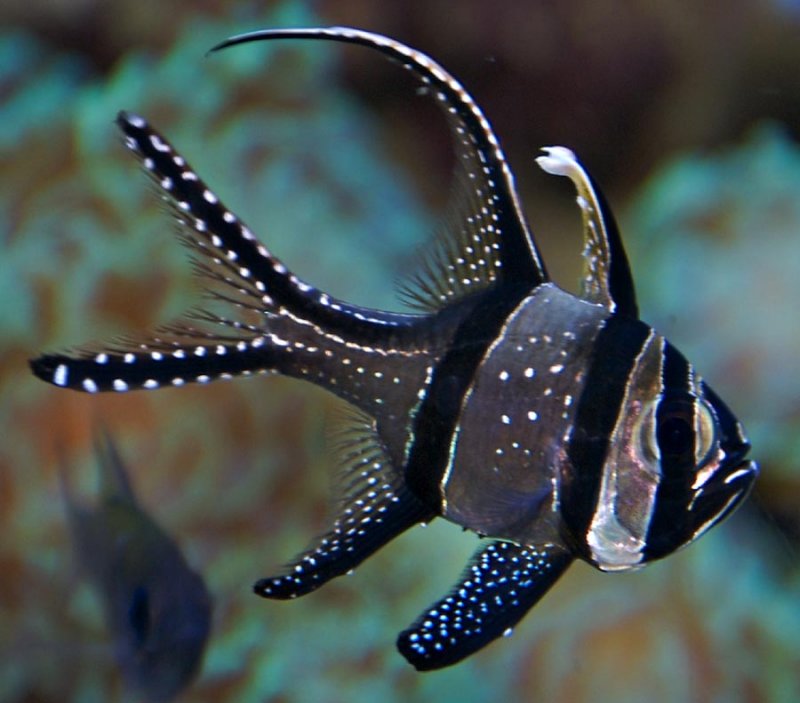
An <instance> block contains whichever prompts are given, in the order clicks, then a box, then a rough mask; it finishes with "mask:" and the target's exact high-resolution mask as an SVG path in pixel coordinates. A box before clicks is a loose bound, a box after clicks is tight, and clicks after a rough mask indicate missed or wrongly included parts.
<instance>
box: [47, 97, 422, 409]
mask: <svg viewBox="0 0 800 703" xmlns="http://www.w3.org/2000/svg"><path fill="white" fill-rule="evenodd" d="M117 123H118V125H119V127H120V128H121V129H122V131H123V133H124V135H125V143H126V145H127V146H128V148H129V149H130V150H131V151H132V152H133V153H134V154H135V155H136V156H137V157H138V158H139V159H140V161H141V162H142V164H143V166H144V168H145V171H146V172H147V174H148V175H149V176H150V177H151V178H152V179H153V181H154V183H155V184H156V187H157V188H158V189H159V190H160V192H161V195H162V198H163V199H164V200H165V201H166V203H167V204H168V206H169V207H170V208H171V210H172V212H173V214H174V216H175V219H176V221H177V223H178V234H179V237H180V240H181V241H182V243H184V244H185V245H187V246H188V247H189V248H190V249H191V250H192V251H193V253H194V256H195V260H194V265H195V271H196V273H197V274H198V275H199V277H200V279H201V280H202V282H203V285H204V287H205V288H206V290H207V292H208V294H209V296H210V297H211V298H212V299H214V300H215V301H217V302H221V303H223V304H227V305H229V306H231V307H233V308H234V309H235V311H236V316H235V317H222V316H219V315H215V314H211V313H206V312H202V311H201V312H196V313H193V314H191V315H189V316H187V319H185V320H182V321H179V322H178V323H175V324H172V325H169V326H167V327H165V328H163V329H161V330H159V331H157V332H156V333H153V334H146V335H143V336H142V337H141V338H139V339H137V338H131V339H128V340H127V341H126V340H123V341H120V342H117V343H114V344H108V345H95V346H92V347H84V348H79V349H78V350H77V351H76V352H74V353H61V354H47V355H44V356H41V357H39V358H37V359H34V360H32V361H31V368H32V370H33V373H34V374H35V375H37V376H38V377H39V378H42V379H43V380H45V381H48V382H50V383H53V384H55V385H57V386H61V387H63V388H71V389H75V390H80V391H86V392H90V393H93V392H97V391H127V390H131V389H137V388H145V389H153V388H158V387H160V386H164V385H173V386H179V385H182V384H184V383H187V382H200V383H204V382H208V381H210V380H213V379H216V378H228V377H231V376H234V375H242V374H252V373H270V372H273V371H278V372H283V371H284V370H285V369H284V366H285V362H286V359H287V351H289V349H288V348H289V346H290V342H289V340H291V343H292V344H298V345H300V347H299V348H302V347H303V340H304V339H305V338H310V337H314V338H315V339H314V341H313V342H310V343H309V346H311V347H313V348H318V347H319V344H320V343H321V340H324V339H328V340H339V339H341V338H342V337H343V336H345V335H346V336H347V338H348V340H349V341H351V342H353V343H355V344H357V345H359V344H360V345H363V346H364V347H367V348H374V347H375V346H377V345H378V340H379V339H380V338H381V337H382V336H385V334H386V330H387V328H391V329H393V330H396V332H397V339H396V340H395V341H396V342H399V341H400V338H401V337H402V333H403V330H405V329H409V328H410V327H411V326H412V325H413V323H414V321H415V320H416V319H417V318H416V317H414V316H409V315H402V314H394V313H387V312H381V311H376V310H369V309H365V308H359V307H357V306H352V305H348V304H347V303H344V302H342V301H339V300H336V299H335V298H333V297H332V296H329V295H327V294H326V293H324V292H321V291H319V290H317V289H316V288H314V287H313V286H310V285H308V284H306V283H304V282H303V281H301V280H300V279H298V278H297V277H296V276H295V275H294V274H292V273H291V272H290V271H288V270H287V268H286V267H285V266H284V265H283V264H282V263H281V262H280V261H279V260H278V259H277V258H276V257H274V256H273V255H272V254H271V253H270V252H269V251H268V250H267V248H266V247H265V246H264V245H263V244H262V243H260V242H259V241H258V240H257V239H256V237H255V235H254V234H253V233H252V231H251V230H250V229H249V228H248V227H247V225H246V224H245V223H244V222H242V221H241V220H240V219H239V218H238V217H237V216H236V215H234V214H233V213H232V212H231V211H230V210H228V209H227V208H226V207H225V205H224V204H223V203H222V202H221V201H220V199H219V198H218V197H217V195H216V194H215V193H213V192H212V191H211V190H210V189H209V188H208V186H206V184H205V183H204V182H203V181H202V180H201V179H200V178H199V177H198V176H197V174H196V173H195V172H194V171H193V170H192V168H191V166H190V165H189V164H188V163H187V161H186V159H184V158H183V157H182V156H181V155H180V154H178V153H177V152H176V151H175V149H174V148H173V147H172V145H171V144H170V143H169V142H168V141H167V140H166V139H165V138H164V137H163V136H162V135H160V134H159V133H158V132H157V131H156V130H155V129H153V128H152V127H151V126H150V125H149V124H148V123H147V122H146V121H145V120H144V119H143V118H142V117H139V116H137V115H133V114H130V113H126V112H121V113H120V114H119V117H118V119H117ZM282 364H283V366H282ZM288 371H289V372H290V371H291V369H288Z"/></svg>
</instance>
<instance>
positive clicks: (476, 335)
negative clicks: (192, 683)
mask: <svg viewBox="0 0 800 703" xmlns="http://www.w3.org/2000/svg"><path fill="white" fill-rule="evenodd" d="M291 38H295V39H328V40H335V41H340V42H346V43H351V44H359V45H362V46H366V47H368V48H371V49H374V50H376V51H378V52H380V53H382V54H384V55H385V56H388V57H389V58H392V59H394V60H396V61H398V62H399V63H400V64H401V65H402V66H403V67H404V68H406V69H407V70H409V71H411V72H412V73H413V74H414V75H415V76H416V77H417V78H418V79H420V80H421V81H422V83H423V85H424V86H425V88H426V90H427V92H429V93H430V94H431V95H432V96H433V97H434V99H435V100H436V101H437V102H438V103H439V105H440V106H441V107H442V108H443V111H444V113H445V116H446V118H447V120H448V124H449V126H450V129H451V132H452V135H453V138H454V142H455V147H456V150H457V167H456V169H457V173H456V179H455V180H456V189H457V193H456V197H455V198H454V201H453V202H454V207H453V208H451V209H450V214H449V217H448V219H447V220H446V222H445V226H444V227H443V228H442V232H441V234H440V236H439V237H438V238H437V239H436V241H435V242H434V247H433V250H432V252H431V254H430V256H429V257H428V259H427V260H426V262H425V265H424V267H423V269H422V271H421V272H420V273H419V274H418V275H417V277H416V278H415V279H414V281H413V283H412V285H410V286H409V288H408V289H407V290H406V293H407V294H408V297H409V298H410V300H411V301H412V302H413V303H414V304H415V305H416V307H417V309H418V310H419V312H417V313H415V314H401V313H394V312H384V311H379V310H371V309H367V308H362V307H357V306H354V305H350V304H348V303H346V302H344V301H341V300H337V299H335V298H334V297H333V296H331V295H329V294H327V293H324V292H323V291H321V290H319V289H317V288H315V287H313V286H311V285H309V284H307V283H305V282H303V281H301V280H300V279H298V278H297V277H296V276H294V275H293V274H292V273H291V272H290V271H288V270H287V268H286V266H284V264H282V263H281V262H280V260H278V259H277V258H276V257H275V256H273V254H272V253H271V252H270V251H269V250H268V249H267V248H266V247H265V246H264V245H263V244H262V243H261V242H260V241H259V240H258V239H257V238H256V236H255V235H254V234H253V233H252V231H251V230H250V229H249V228H248V227H247V226H246V225H245V224H244V222H242V220H240V219H239V217H238V216H237V215H235V214H233V213H232V212H230V211H229V210H228V209H227V208H226V207H225V206H224V205H223V204H222V202H220V200H219V198H218V197H217V196H216V195H215V193H214V192H213V191H212V190H210V189H209V188H208V186H206V185H205V183H204V182H203V181H202V180H200V178H199V177H198V176H197V175H196V174H195V172H194V171H193V170H192V169H191V167H190V166H189V164H188V163H187V162H186V160H185V159H184V158H183V157H182V156H181V155H179V154H178V153H177V152H176V151H175V150H174V148H173V147H172V146H171V145H170V143H169V142H168V141H167V140H166V139H165V138H164V137H162V136H161V135H160V134H159V133H158V132H156V131H155V130H154V129H153V128H152V127H151V126H150V125H149V124H148V123H147V122H146V121H145V120H144V119H143V118H141V117H138V116H136V115H132V114H129V113H124V112H123V113H120V115H119V118H118V124H119V126H120V128H121V129H122V131H123V132H124V134H125V140H126V143H127V145H128V147H129V148H130V149H131V151H133V152H134V154H136V155H137V156H138V157H139V159H140V160H141V161H142V163H143V164H144V168H145V170H146V171H147V173H148V174H150V176H152V178H153V179H154V180H155V182H156V184H157V185H158V187H159V188H160V189H161V192H162V195H163V197H164V199H165V200H167V201H168V202H169V203H170V204H171V205H172V207H173V210H174V212H175V216H176V218H177V221H178V223H179V225H180V235H181V239H182V241H183V242H184V243H185V244H187V245H188V246H189V247H190V248H191V249H192V250H193V251H194V254H195V256H196V257H197V263H196V266H197V269H198V271H199V273H200V275H201V276H202V278H203V279H204V281H205V282H206V284H207V286H208V287H209V289H210V290H211V291H213V293H214V295H215V296H216V297H217V298H218V299H220V300H223V301H227V302H229V303H231V305H232V307H233V308H234V309H237V308H238V312H237V315H236V316H235V317H223V316H219V315H214V314H211V313H202V312H200V313H193V314H192V315H191V316H189V318H188V319H185V320H183V321H180V322H178V323H176V324H173V325H171V326H169V327H167V328H164V329H163V332H158V333H156V334H154V335H151V336H148V337H146V338H142V339H141V341H136V342H131V343H130V344H118V345H111V346H108V347H105V348H102V349H94V350H89V349H86V350H84V351H82V352H81V351H79V352H77V353H75V354H48V355H45V356H41V357H39V358H37V359H35V360H33V361H32V362H31V367H32V369H33V372H34V373H35V374H36V375H37V376H39V377H40V378H42V379H44V380H46V381H48V382H50V383H53V384H55V385H56V386H60V387H62V388H72V389H76V390H82V391H87V392H90V393H95V392H98V391H128V390H133V389H139V388H145V389H154V388H159V387H162V386H181V385H183V384H185V383H190V382H197V383H207V382H210V381H213V380H216V379H219V378H230V377H232V376H237V375H249V374H284V375H287V376H293V377H296V378H301V379H306V380H308V381H310V382H312V383H314V384H316V385H318V386H321V387H323V388H325V389H327V390H329V391H331V392H332V393H335V394H336V395H338V396H340V397H341V398H344V399H345V400H346V401H348V402H349V403H351V404H352V405H353V406H354V407H355V408H357V411H358V413H359V414H360V419H359V422H358V423H357V425H358V426H357V427H355V428H354V429H353V435H352V442H351V444H350V445H349V451H348V453H347V457H346V461H345V463H346V467H345V468H346V471H347V472H348V474H349V476H348V479H349V480H348V481H346V482H345V483H346V485H347V486H348V488H347V489H346V491H345V493H346V494H345V495H344V496H343V503H342V506H343V507H342V508H341V512H340V514H338V515H337V516H336V519H335V521H334V522H333V525H332V527H331V528H330V531H329V532H328V533H327V534H325V535H324V536H323V537H322V538H320V539H319V541H318V542H316V543H315V544H314V545H313V546H312V547H311V548H310V549H309V550H308V551H307V552H305V553H303V554H301V555H299V556H298V557H297V558H296V560H295V561H294V562H293V563H291V564H290V565H289V566H288V567H287V569H286V570H285V572H284V573H282V574H280V575H278V576H275V577H272V578H266V579H263V580H261V581H259V582H258V583H257V584H256V586H255V590H256V591H257V592H258V593H259V594H261V595H263V596H265V597H267V598H279V599H285V598H294V597H297V596H301V595H304V594H306V593H309V592H310V591H313V590H314V589H316V588H318V587H319V586H321V585H323V584H324V583H326V582H327V581H328V580H330V579H331V578H333V577H335V576H339V575H341V574H344V573H346V572H348V571H350V570H351V569H353V568H354V567H356V566H357V565H358V564H359V563H360V562H361V561H363V560H364V559H366V558H367V557H368V556H369V555H371V554H372V553H373V552H375V550H377V549H379V548H380V547H381V546H383V545H384V544H386V543H387V542H388V541H389V540H391V539H393V538H394V537H396V536H397V535H399V534H400V533H402V532H404V531H405V530H406V529H408V528H409V527H411V526H412V525H416V524H418V523H424V522H427V521H429V520H432V519H433V518H435V517H437V516H441V517H444V518H445V519H447V520H450V521H452V522H454V523H456V524H458V525H460V526H462V527H464V528H466V529H469V530H472V531H474V532H476V533H478V534H479V535H481V536H483V537H485V538H487V539H486V541H485V542H484V543H482V544H481V546H480V548H479V550H478V552H477V553H476V554H475V556H474V557H473V559H472V561H471V562H470V563H469V564H468V566H467V568H466V571H465V572H464V574H463V575H462V577H461V580H460V581H459V582H458V583H457V584H456V585H455V586H454V587H453V589H452V591H451V592H450V593H449V594H448V595H447V596H445V597H444V598H443V599H442V600H441V601H439V602H438V603H435V604H434V605H433V606H432V607H431V608H430V609H429V610H427V611H426V612H425V613H424V614H423V615H422V616H421V617H420V618H419V619H418V620H417V621H416V622H415V623H413V624H412V625H411V627H409V628H408V629H407V630H405V631H404V632H402V633H401V635H400V637H399V639H398V647H399V649H400V651H401V653H402V654H403V655H404V656H405V657H406V658H407V659H408V660H409V661H410V662H411V663H412V664H413V665H414V666H415V667H417V668H418V669H421V670H422V669H436V668H440V667H443V666H447V665H449V664H453V663H455V662H457V661H459V660H461V659H463V658H464V657H466V656H468V655H469V654H471V653H473V652H475V651H476V650H478V649H480V648H481V647H483V646H484V645H486V644H487V643H488V642H490V641H491V640H493V639H495V638H496V637H498V636H500V635H502V634H504V633H506V632H508V631H510V629H511V628H512V627H513V626H514V625H515V624H516V623H517V622H518V621H519V620H520V618H522V617H523V615H524V614H525V613H526V612H527V611H528V610H529V609H530V608H531V607H532V606H533V605H534V604H535V603H536V602H537V601H538V600H539V599H540V598H541V597H542V595H544V593H545V592H546V591H547V590H548V589H549V588H550V587H551V586H552V585H553V584H554V583H555V581H556V580H557V579H558V578H559V576H561V574H563V573H564V571H565V570H566V569H567V567H568V566H569V565H570V564H571V563H572V561H573V560H574V559H576V558H579V559H583V560H584V561H586V562H588V563H590V564H592V565H593V566H596V567H597V568H599V569H602V570H605V571H622V570H626V569H632V568H636V567H639V566H641V565H643V564H645V563H647V562H649V561H652V560H654V559H658V558H660V557H663V556H666V555H668V554H671V553H672V552H674V551H675V550H677V549H679V548H681V547H683V546H685V545H687V544H689V543H690V542H692V541H693V540H694V539H696V538H697V537H699V536H700V535H701V534H703V533H704V532H705V531H706V530H707V529H708V528H710V527H711V526H712V525H714V524H715V523H717V522H719V521H720V520H721V519H723V518H724V517H725V516H727V515H729V514H730V512H731V511H732V510H733V508H734V507H735V506H737V505H738V504H739V503H740V502H741V501H742V499H743V498H744V497H745V496H746V495H747V493H748V490H749V489H750V487H751V486H752V484H753V481H754V479H755V477H756V474H757V466H756V464H755V463H754V462H752V461H749V460H747V459H746V458H745V457H746V454H747V453H748V450H749V444H748V441H747V439H746V438H745V435H744V431H743V429H742V426H741V424H740V423H739V422H738V421H737V419H736V418H735V417H734V416H733V415H732V413H731V411H730V410H728V408H727V407H726V406H725V404H724V403H723V402H722V401H721V400H720V399H719V397H718V396H717V395H716V394H715V393H714V392H713V391H712V390H711V389H710V388H709V386H708V385H707V384H706V383H705V381H704V380H703V379H702V378H701V377H700V375H699V374H698V373H697V372H696V371H695V369H694V367H693V366H692V365H691V364H690V363H689V362H688V361H687V360H686V359H685V358H684V357H683V356H682V355H681V353H680V352H679V351H678V350H677V349H675V347H673V346H672V345H671V344H670V343H669V342H668V341H667V340H666V339H665V338H664V337H663V336H661V335H660V334H659V333H658V332H656V331H655V330H654V329H652V328H651V327H649V326H648V325H647V324H645V323H644V322H641V321H640V319H639V313H638V308H637V303H636V296H635V292H634V287H633V281H632V277H631V273H630V270H629V267H628V262H627V259H626V256H625V252H624V249H623V246H622V242H621V240H620V236H619V233H618V231H617V227H616V224H615V222H614V218H613V215H612V213H611V211H610V209H609V206H608V204H607V203H606V201H605V199H604V197H603V195H602V194H601V192H600V190H599V189H598V187H597V185H596V184H595V183H594V181H593V180H592V179H591V177H590V176H589V175H588V174H587V172H586V171H585V170H584V169H583V167H582V166H581V165H580V163H579V162H578V161H577V160H576V158H575V156H574V155H573V154H572V152H570V151H569V150H568V149H565V148H563V147H551V148H546V149H544V153H543V155H542V156H540V157H539V159H538V162H539V165H540V166H541V167H542V168H543V169H544V170H545V171H547V172H548V173H552V174H556V175H560V176H566V177H568V178H569V179H571V180H572V182H573V183H574V185H575V187H576V189H577V192H578V204H579V206H580V208H581V212H582V215H583V225H584V237H585V247H584V252H583V254H584V259H585V268H584V276H583V280H582V286H581V291H580V295H577V296H576V295H572V294H570V293H567V292H565V291H564V290H562V289H561V288H559V287H558V286H556V285H555V283H553V282H552V281H551V280H550V278H549V277H548V275H547V272H546V270H545V267H544V264H543V263H542V260H541V257H540V255H539V251H538V249H537V246H536V243H535V241H534V239H533V237H532V235H531V232H530V231H529V228H528V225H527V224H526V222H525V218H524V216H523V213H522V210H521V207H520V203H519V200H518V196H517V193H516V190H515V187H514V178H513V175H512V173H511V170H510V168H509V166H508V163H507V162H506V159H505V156H504V154H503V151H502V149H501V147H500V145H499V143H498V140H497V138H496V136H495V134H494V132H493V131H492V128H491V126H490V124H489V122H488V121H487V119H486V117H485V116H484V114H483V112H482V111H481V109H480V108H479V107H478V105H477V104H476V103H475V102H474V101H473V99H472V98H471V97H470V95H469V94H468V93H467V92H466V91H465V89H464V88H463V87H462V86H461V84H460V83H459V82H458V81H457V80H456V79H455V78H453V77H452V76H451V75H450V74H449V73H448V72H447V71H445V69H444V68H442V67H441V66H440V65H439V64H437V63H436V62H435V61H433V60H432V59H431V58H429V57H428V56H426V55H425V54H422V53H420V52H418V51H415V50H414V49H411V48H409V47H407V46H405V45H403V44H401V43H399V42H397V41H394V40H392V39H389V38H387V37H384V36H380V35H377V34H372V33H369V32H365V31H360V30H356V29H348V28H329V29H285V30H267V31H261V32H254V33H251V34H245V35H241V36H237V37H234V38H232V39H229V40H227V41H225V42H223V43H222V44H220V45H218V46H217V47H215V48H216V49H222V48H225V47H229V46H233V45H236V44H243V43H246V42H253V41H258V40H271V39H291ZM387 216H390V213H387Z"/></svg>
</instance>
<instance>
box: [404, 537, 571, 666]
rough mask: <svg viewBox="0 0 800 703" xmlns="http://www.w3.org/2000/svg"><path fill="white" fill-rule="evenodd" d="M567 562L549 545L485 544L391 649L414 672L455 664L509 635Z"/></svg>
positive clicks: (568, 558)
mask: <svg viewBox="0 0 800 703" xmlns="http://www.w3.org/2000/svg"><path fill="white" fill-rule="evenodd" d="M571 562H572V557H571V556H570V555H569V554H568V553H567V552H566V551H564V549H563V548H560V547H556V546H554V545H545V546H542V547H523V546H519V545H516V544H512V543H510V542H500V541H494V542H491V543H490V544H489V545H487V546H486V547H483V548H482V549H480V550H479V551H478V552H477V553H476V554H475V555H474V556H473V557H472V559H471V561H470V563H469V565H468V566H467V569H466V571H465V572H464V574H463V576H462V579H461V581H460V583H458V584H457V585H456V586H455V587H454V588H453V589H452V590H451V591H450V593H449V594H448V595H447V596H446V597H445V598H443V599H442V600H440V601H439V602H437V603H435V604H434V605H433V606H432V607H431V608H429V609H428V610H427V611H426V612H425V613H423V614H422V615H421V616H420V617H419V618H418V619H417V620H416V621H415V622H414V624H413V625H412V626H411V627H410V628H408V629H407V630H404V631H403V632H401V633H400V636H399V637H398V639H397V648H398V649H399V650H400V653H401V654H402V655H403V656H404V657H405V658H406V659H407V660H408V661H409V662H410V663H411V664H412V665H413V666H414V667H415V668H416V669H417V670H419V671H428V670H432V669H440V668H442V667H445V666H450V665H451V664H455V663H457V662H459V661H461V660H462V659H464V658H465V657H467V656H469V655H470V654H473V653H474V652H476V651H478V650H479V649H481V648H482V647H484V646H486V645H487V644H489V642H491V641H492V640H494V639H497V638H498V637H500V636H501V635H504V634H507V633H508V634H510V630H511V628H513V627H514V625H516V623H517V622H519V620H520V619H521V618H522V617H523V616H524V615H525V613H527V612H528V610H530V609H531V608H532V607H533V606H534V605H535V604H536V603H537V602H538V601H539V599H540V598H541V597H542V596H543V595H544V594H545V593H546V592H547V591H548V589H549V588H550V587H551V586H552V585H553V584H554V583H555V582H556V581H557V580H558V578H559V577H560V576H561V575H562V574H563V573H564V571H566V569H567V567H568V566H569V565H570V563H571Z"/></svg>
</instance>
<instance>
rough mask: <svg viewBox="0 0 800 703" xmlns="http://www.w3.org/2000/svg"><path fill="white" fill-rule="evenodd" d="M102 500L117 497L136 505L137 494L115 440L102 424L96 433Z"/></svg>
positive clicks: (95, 446)
mask: <svg viewBox="0 0 800 703" xmlns="http://www.w3.org/2000/svg"><path fill="white" fill-rule="evenodd" d="M94 451H95V455H96V456H97V465H98V473H99V484H100V496H101V500H107V499H108V498H112V497H116V498H121V499H123V500H125V501H126V502H129V503H132V504H136V494H135V493H134V490H133V486H132V484H131V482H130V479H129V478H128V471H127V469H126V468H125V463H124V462H123V460H122V457H121V456H120V454H119V451H118V449H117V445H116V442H115V441H114V438H113V437H112V436H111V434H110V433H109V431H108V428H107V427H105V426H104V425H103V424H102V423H101V424H100V425H99V426H98V427H97V428H96V429H95V432H94Z"/></svg>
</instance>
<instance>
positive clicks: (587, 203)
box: [536, 146, 639, 318]
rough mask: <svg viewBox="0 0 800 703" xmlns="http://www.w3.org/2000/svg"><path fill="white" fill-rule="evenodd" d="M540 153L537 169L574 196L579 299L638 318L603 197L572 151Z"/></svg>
mask: <svg viewBox="0 0 800 703" xmlns="http://www.w3.org/2000/svg"><path fill="white" fill-rule="evenodd" d="M542 151H544V154H543V155H542V156H539V157H538V158H537V159H536V162H537V163H538V164H539V166H541V168H542V169H543V170H545V171H546V172H547V173H551V174H553V175H556V176H566V177H567V178H569V179H570V180H571V181H572V183H573V184H574V185H575V189H576V190H577V193H578V195H577V201H578V206H579V207H580V209H581V215H582V217H583V232H584V250H583V257H584V270H583V280H582V282H581V284H582V285H581V297H582V298H584V299H585V300H588V301H590V302H592V303H599V304H600V305H603V306H605V307H607V308H608V309H609V311H610V312H612V313H617V314H620V315H625V316H626V317H633V318H638V317H639V310H638V307H637V304H636V292H635V289H634V286H633V276H632V275H631V270H630V266H629V264H628V257H627V256H626V254H625V248H624V247H623V245H622V239H621V238H620V235H619V229H618V228H617V223H616V220H615V219H614V215H613V213H612V212H611V208H610V207H609V205H608V202H607V201H606V199H605V196H604V195H603V193H602V191H601V190H600V188H599V187H598V185H597V184H596V183H595V181H594V179H593V178H592V177H591V176H590V175H589V173H588V172H587V171H586V169H584V168H583V166H582V165H581V164H580V162H579V161H578V159H577V157H576V156H575V154H573V153H572V151H570V150H569V149H567V148H566V147H563V146H550V147H545V148H544V149H543V150H542Z"/></svg>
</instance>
